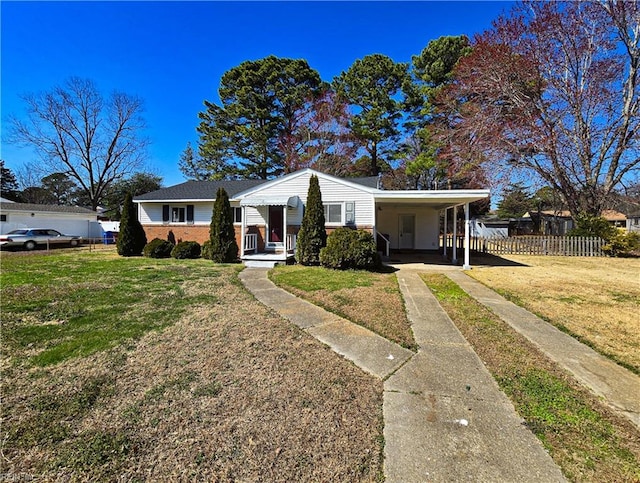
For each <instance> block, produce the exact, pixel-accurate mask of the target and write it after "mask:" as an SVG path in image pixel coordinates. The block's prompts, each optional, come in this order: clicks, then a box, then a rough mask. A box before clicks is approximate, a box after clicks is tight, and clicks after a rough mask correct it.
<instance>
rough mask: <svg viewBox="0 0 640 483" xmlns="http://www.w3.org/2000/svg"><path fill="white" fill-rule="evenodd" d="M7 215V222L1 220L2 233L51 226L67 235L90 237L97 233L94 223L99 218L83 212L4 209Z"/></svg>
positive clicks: (0, 231) (0, 228)
mask: <svg viewBox="0 0 640 483" xmlns="http://www.w3.org/2000/svg"><path fill="white" fill-rule="evenodd" d="M2 214H3V215H7V221H6V222H0V233H7V232H10V231H11V230H16V229H19V228H51V229H53V230H58V231H59V232H62V233H64V234H65V235H78V236H82V237H86V238H89V237H91V236H101V235H95V233H94V232H95V230H94V225H95V223H96V222H97V220H98V216H97V215H96V214H93V215H91V214H82V213H51V212H33V216H31V213H30V212H29V213H27V212H22V211H14V212H12V211H9V210H3V212H2Z"/></svg>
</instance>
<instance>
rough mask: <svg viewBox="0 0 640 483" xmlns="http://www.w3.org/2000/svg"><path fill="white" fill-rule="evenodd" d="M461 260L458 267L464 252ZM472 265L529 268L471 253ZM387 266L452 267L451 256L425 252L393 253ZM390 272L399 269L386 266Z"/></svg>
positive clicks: (493, 257)
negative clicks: (420, 265)
mask: <svg viewBox="0 0 640 483" xmlns="http://www.w3.org/2000/svg"><path fill="white" fill-rule="evenodd" d="M458 254H459V256H460V258H458V265H461V264H462V258H463V255H462V252H461V251H460V252H458ZM470 258H471V265H472V266H474V265H475V266H480V265H482V266H488V267H527V266H528V265H525V264H522V263H518V262H514V261H513V260H507V259H506V258H502V257H499V256H497V255H491V254H489V253H477V252H475V253H474V252H472V253H471V257H470ZM385 263H386V264H393V265H409V264H423V265H432V266H444V267H449V268H450V267H452V266H453V264H452V263H451V255H450V254H449V256H448V257H444V256H443V255H442V253H433V252H429V253H425V252H396V253H392V254H391V256H390V258H389V260H388V261H385ZM386 268H388V269H389V270H388V271H387V272H384V273H392V272H394V271H396V270H397V269H394V268H393V267H390V266H388V265H387V266H386Z"/></svg>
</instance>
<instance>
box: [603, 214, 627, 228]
mask: <svg viewBox="0 0 640 483" xmlns="http://www.w3.org/2000/svg"><path fill="white" fill-rule="evenodd" d="M602 218H604V219H605V220H607V221H608V222H609V224H610V225H613V226H615V227H616V228H626V226H627V217H626V215H624V214H623V213H620V212H619V211H616V210H603V211H602Z"/></svg>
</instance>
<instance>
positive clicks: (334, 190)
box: [247, 172, 374, 226]
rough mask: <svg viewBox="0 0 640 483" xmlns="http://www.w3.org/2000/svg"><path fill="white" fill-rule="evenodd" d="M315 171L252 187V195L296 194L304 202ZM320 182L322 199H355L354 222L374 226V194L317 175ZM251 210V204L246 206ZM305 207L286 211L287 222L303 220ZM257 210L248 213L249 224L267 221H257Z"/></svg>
mask: <svg viewBox="0 0 640 483" xmlns="http://www.w3.org/2000/svg"><path fill="white" fill-rule="evenodd" d="M311 174H312V173H310V172H309V173H304V174H302V175H300V176H295V177H292V178H288V179H284V180H283V181H282V182H279V183H275V184H273V185H272V186H268V187H266V188H264V189H259V190H256V191H253V192H252V193H251V195H254V194H256V193H258V192H259V193H261V194H263V195H264V196H286V195H288V196H294V195H298V197H299V198H300V199H301V200H302V203H303V204H305V205H306V203H307V193H308V191H309V178H310V177H311ZM318 181H319V185H320V192H321V193H322V202H323V203H324V204H327V203H342V204H344V202H346V201H353V202H354V203H355V222H356V225H358V226H373V224H374V203H373V196H372V195H371V193H368V192H367V191H365V190H364V189H359V188H357V187H352V186H346V185H344V184H342V183H338V182H336V181H333V180H328V179H324V178H322V177H319V178H318ZM259 211H260V216H261V217H263V218H265V219H266V213H267V209H266V207H265V208H261V209H260V210H259ZM247 212H249V208H247ZM302 213H303V209H302V207H298V208H297V209H295V208H294V209H290V210H289V211H288V212H287V222H288V224H290V225H296V224H300V223H302ZM254 215H256V216H257V215H258V214H257V213H251V216H247V224H257V223H264V221H260V222H259V221H258V220H257V218H254ZM343 216H344V206H343Z"/></svg>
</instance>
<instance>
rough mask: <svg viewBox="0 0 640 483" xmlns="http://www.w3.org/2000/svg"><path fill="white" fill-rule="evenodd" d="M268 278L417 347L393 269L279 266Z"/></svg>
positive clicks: (405, 343)
mask: <svg viewBox="0 0 640 483" xmlns="http://www.w3.org/2000/svg"><path fill="white" fill-rule="evenodd" d="M269 277H270V278H271V280H272V281H273V282H274V283H276V284H277V285H279V286H280V287H282V288H284V289H285V290H287V291H289V292H291V293H292V294H294V295H297V296H298V297H301V298H304V299H306V300H308V301H310V302H312V303H314V304H316V305H319V306H320V307H323V308H325V309H326V310H329V311H331V312H333V313H335V314H338V315H340V316H341V317H344V318H345V319H348V320H350V321H352V322H354V323H356V324H358V325H361V326H363V327H366V328H367V329H369V330H371V331H373V332H375V333H377V334H379V335H381V336H382V337H385V338H387V339H389V340H392V341H394V342H396V343H398V344H400V345H401V346H403V347H406V348H407V349H411V350H414V351H415V350H417V344H416V342H415V340H414V338H413V331H412V330H411V324H410V323H409V320H408V319H407V314H406V311H405V307H404V301H403V299H402V295H401V294H400V288H399V287H398V279H397V278H396V276H395V274H393V273H374V272H368V271H364V270H331V269H327V268H322V267H303V266H300V265H294V266H279V267H276V268H275V269H274V270H272V271H271V272H269Z"/></svg>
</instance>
